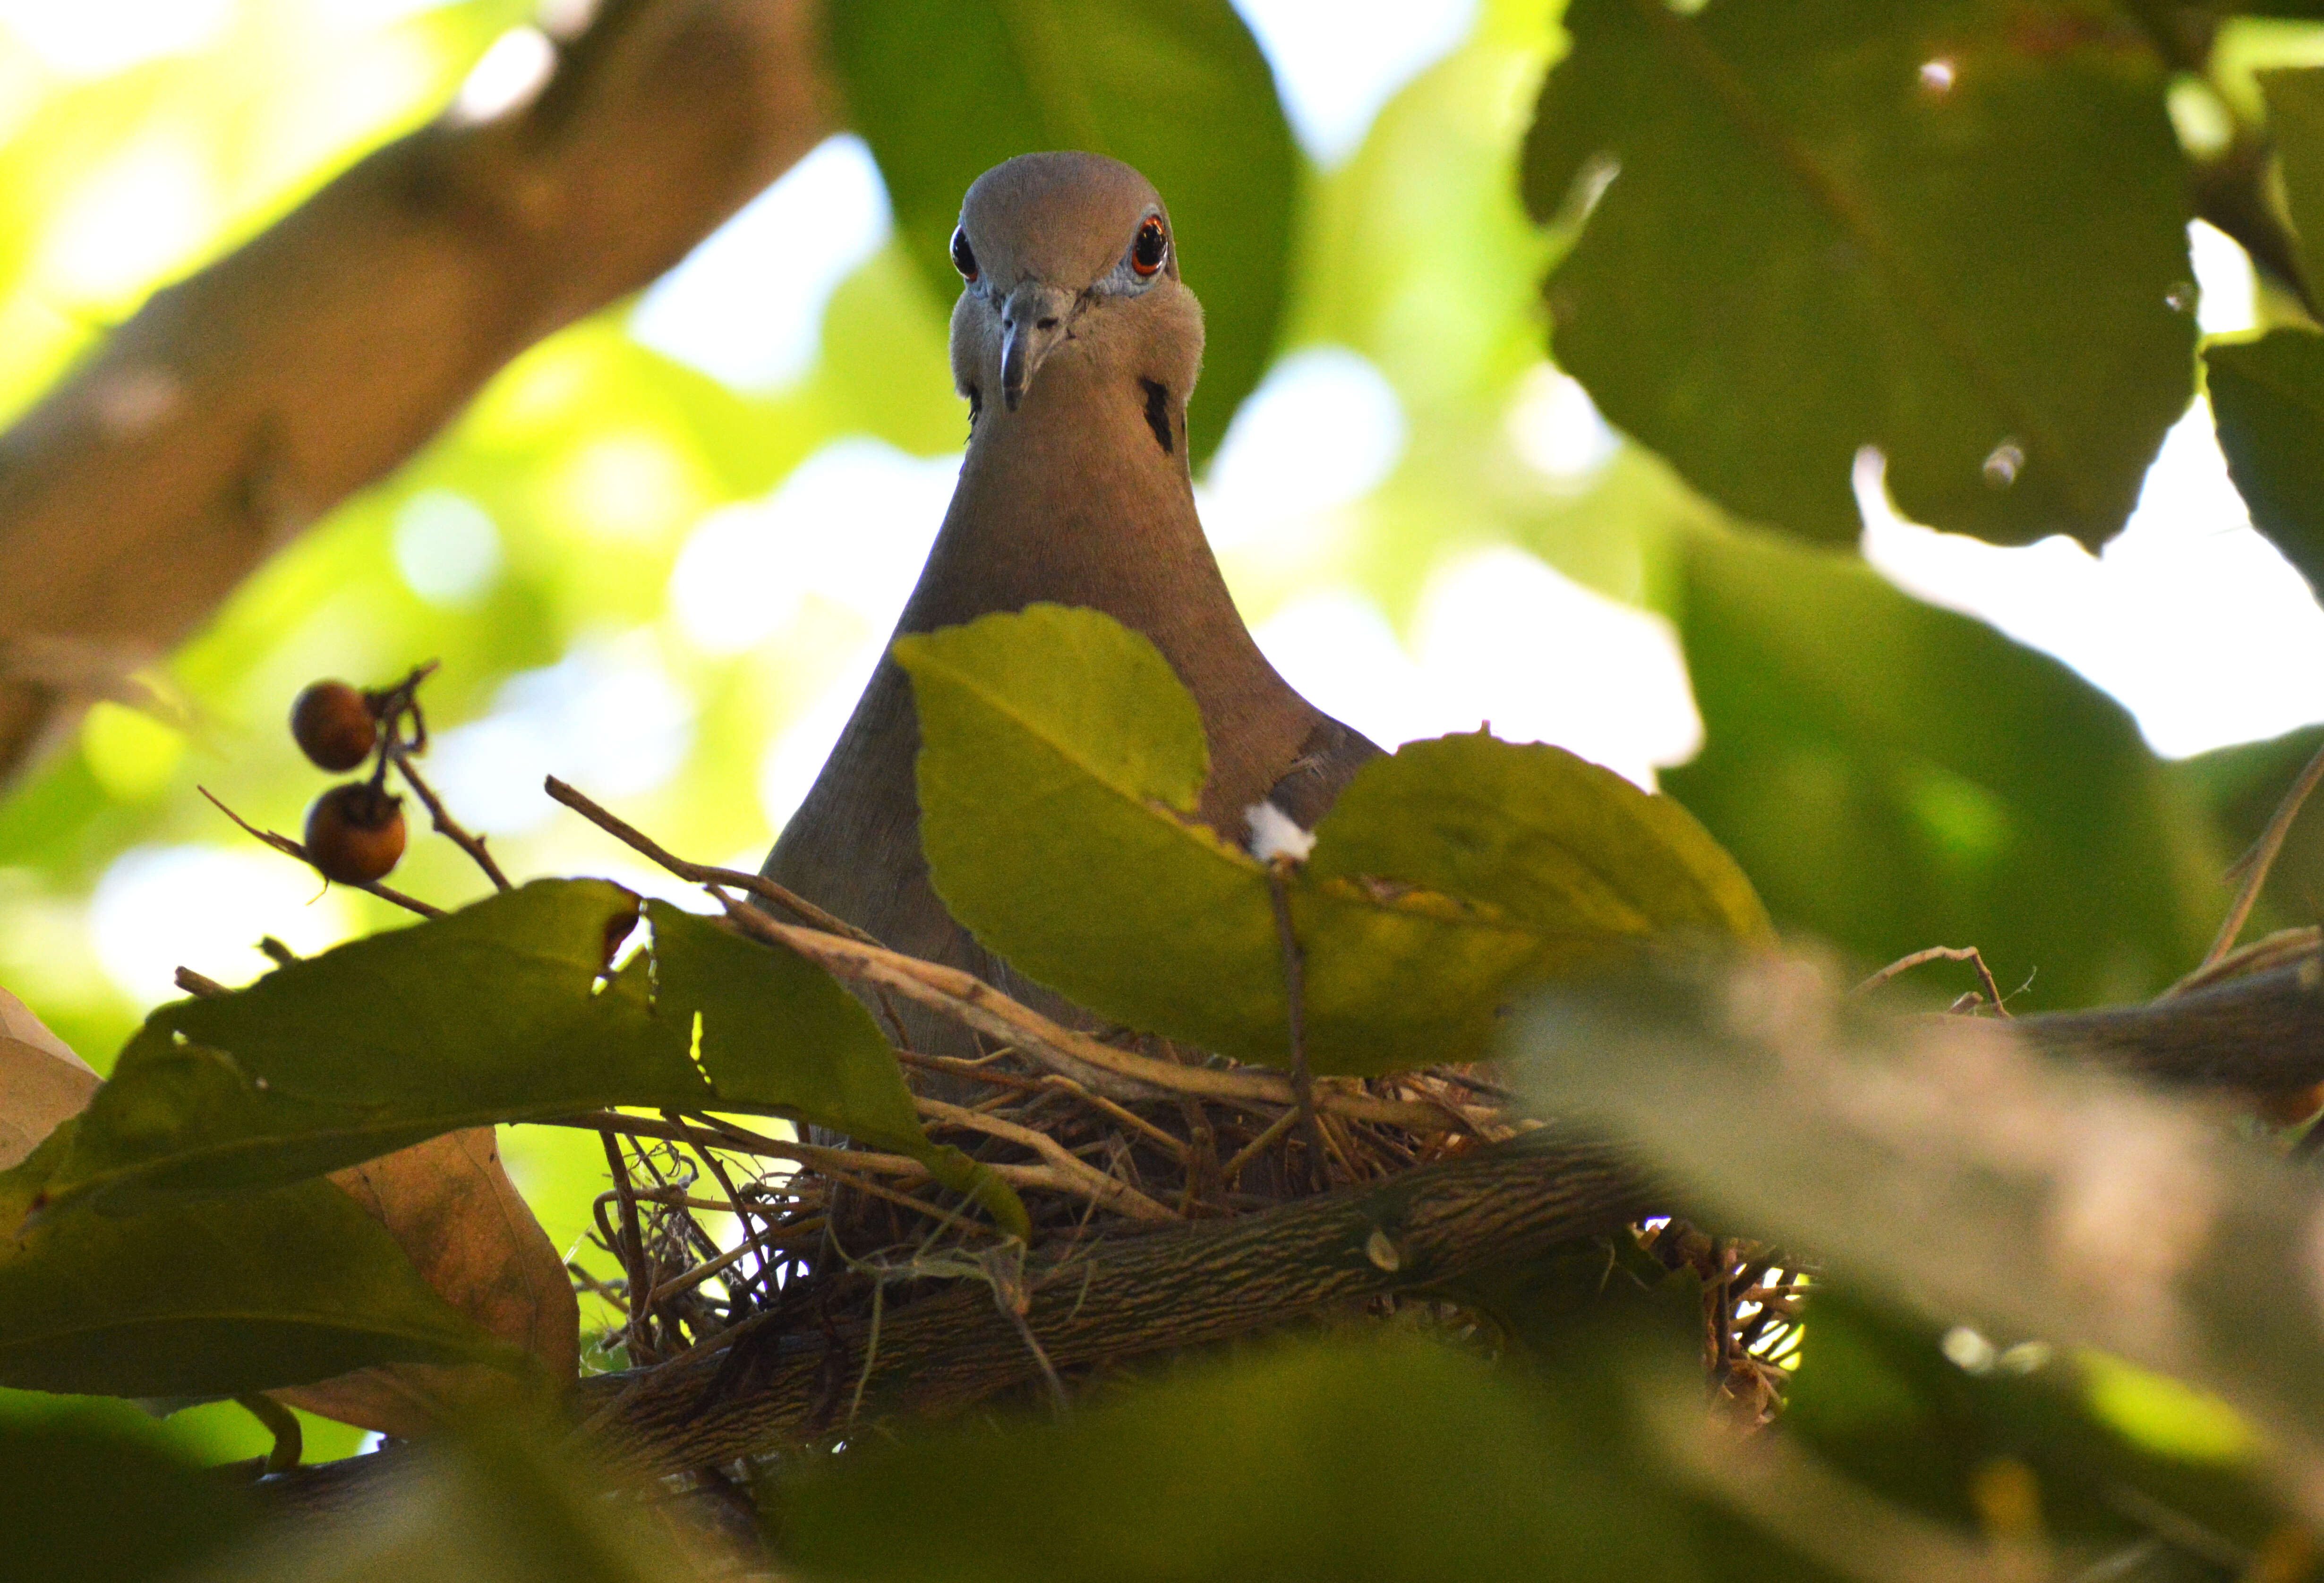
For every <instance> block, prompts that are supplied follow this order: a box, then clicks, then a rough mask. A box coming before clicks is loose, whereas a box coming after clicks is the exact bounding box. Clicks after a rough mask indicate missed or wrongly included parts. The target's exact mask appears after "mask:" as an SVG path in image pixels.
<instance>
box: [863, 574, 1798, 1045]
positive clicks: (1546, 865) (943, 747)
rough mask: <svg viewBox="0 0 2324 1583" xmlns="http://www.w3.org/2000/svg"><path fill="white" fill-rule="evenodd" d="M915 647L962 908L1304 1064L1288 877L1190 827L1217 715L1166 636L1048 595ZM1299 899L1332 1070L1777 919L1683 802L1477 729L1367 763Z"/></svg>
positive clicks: (1461, 1036)
mask: <svg viewBox="0 0 2324 1583" xmlns="http://www.w3.org/2000/svg"><path fill="white" fill-rule="evenodd" d="M896 657H897V658H898V660H899V662H900V663H901V664H902V665H903V667H904V668H905V669H906V670H907V671H908V672H909V673H910V674H911V676H912V682H913V688H914V699H915V702H916V704H917V706H918V713H919V722H920V739H921V750H920V759H919V770H918V774H919V794H920V811H921V839H922V842H923V844H924V845H925V846H926V848H927V855H928V863H929V869H930V872H931V875H932V876H933V878H934V880H935V883H936V889H937V892H938V894H940V895H941V896H942V897H944V899H945V905H946V906H947V907H950V908H951V909H952V911H953V914H954V916H955V917H958V918H959V919H960V920H961V921H962V922H963V923H964V924H966V925H968V926H969V928H970V929H972V930H973V931H974V932H975V934H976V935H977V937H978V938H979V939H980V940H982V941H983V942H984V943H985V944H986V945H988V946H989V947H991V949H992V950H993V951H995V952H997V953H1000V954H1001V955H1002V956H1004V957H1006V958H1007V959H1008V960H1009V961H1010V963H1012V964H1013V965H1014V966H1015V967H1017V968H1018V969H1019V971H1024V972H1026V973H1028V974H1030V975H1031V976H1032V977H1034V978H1036V979H1037V980H1041V981H1042V982H1044V983H1046V984H1048V985H1050V986H1052V987H1053V988H1055V989H1057V990H1059V991H1060V992H1061V993H1063V994H1065V995H1066V996H1068V997H1070V998H1071V999H1074V1001H1076V1002H1077V1003H1079V1004H1081V1005H1084V1006H1086V1007H1089V1008H1091V1009H1093V1010H1094V1011H1097V1012H1099V1013H1100V1014H1102V1015H1103V1016H1105V1017H1111V1018H1114V1019H1116V1020H1118V1021H1120V1022H1124V1023H1128V1024H1130V1026H1136V1027H1139V1028H1145V1029H1149V1030H1152V1031H1154V1032H1157V1033H1162V1034H1165V1035H1169V1036H1170V1037H1173V1038H1177V1039H1184V1040H1186V1041H1189V1042H1191V1043H1194V1044H1196V1045H1202V1046H1203V1047H1205V1048H1208V1049H1213V1050H1218V1051H1222V1052H1223V1053H1225V1054H1230V1055H1233V1056H1235V1057H1237V1058H1238V1059H1241V1060H1246V1061H1261V1062H1272V1063H1282V1062H1284V1061H1286V1060H1287V1059H1288V1047H1289V1033H1288V1025H1287V1008H1288V1001H1287V998H1286V991H1285V987H1284V986H1285V976H1284V962H1283V953H1282V948H1281V943H1280V938H1279V935H1278V934H1277V925H1276V921H1275V913H1274V904H1273V898H1272V897H1271V895H1270V892H1269V888H1268V875H1267V870H1265V869H1264V868H1262V867H1261V866H1260V865H1259V863H1258V862H1257V861H1254V860H1253V859H1252V858H1251V857H1250V856H1249V855H1248V854H1247V853H1245V852H1244V851H1241V850H1240V849H1239V848H1236V847H1234V846H1231V845H1229V844H1228V843H1227V842H1224V841H1222V840H1221V839H1220V838H1219V836H1218V835H1217V834H1216V833H1214V832H1213V831H1212V830H1210V829H1209V828H1207V827H1206V826H1204V825H1202V824H1197V823H1195V822H1194V808H1195V805H1196V801H1197V796H1198V794H1199V792H1200V791H1201V788H1202V786H1203V778H1204V777H1205V775H1206V773H1207V771H1208V750H1207V747H1206V744H1205V743H1204V741H1203V727H1202V720H1201V718H1200V716H1199V714H1198V713H1196V710H1195V707H1194V700H1193V699H1192V698H1191V697H1190V696H1188V695H1187V693H1186V691H1185V687H1183V686H1181V685H1180V684H1179V682H1178V679H1177V677H1176V676H1175V675H1173V674H1172V672H1171V670H1170V667H1169V664H1168V662H1167V661H1166V660H1165V659H1164V658H1162V656H1161V654H1160V652H1159V651H1158V650H1157V649H1155V647H1154V646H1153V644H1151V643H1150V642H1148V640H1146V639H1145V638H1143V637H1141V636H1139V635H1138V634H1137V633H1134V632H1132V631H1130V630H1128V629H1127V628H1125V627H1123V626H1121V625H1120V623H1118V622H1116V621H1112V620H1111V619H1110V618H1108V617H1106V616H1103V615H1101V614H1099V613H1097V612H1093V611H1085V610H1067V609H1065V608H1063V607H1061V606H1057V605H1036V606H1033V607H1032V608H1031V609H1029V610H1027V611H1024V612H1019V613H1017V614H1009V615H991V616H986V617H983V618H982V619H981V620H978V621H973V622H971V623H970V624H968V625H967V626H964V627H954V628H950V629H947V630H944V631H941V632H936V633H933V634H929V635H927V636H916V637H908V638H905V639H901V640H899V641H898V643H897V645H896ZM1290 902H1291V910H1292V916H1293V919H1294V925H1295V929H1296V934H1297V935H1298V939H1299V943H1300V945H1301V949H1302V954H1303V956H1304V959H1305V999H1304V1005H1305V1013H1306V1028H1307V1040H1308V1045H1307V1052H1308V1058H1309V1060H1310V1062H1311V1063H1312V1064H1313V1065H1314V1069H1315V1070H1316V1071H1318V1072H1386V1071H1393V1070H1397V1069H1398V1068H1404V1067H1411V1066H1417V1065H1423V1064H1426V1063H1432V1062H1436V1061H1446V1060H1458V1059H1461V1058H1462V1057H1463V1056H1466V1055H1472V1054H1476V1053H1477V1052H1479V1051H1480V1050H1481V1049H1482V1047H1483V1045H1484V1044H1485V1043H1486V1041H1487V1040H1489V1037H1490V1035H1491V1031H1492V1026H1493V1019H1494V1017H1495V1014H1496V1011H1497V1009H1498V1008H1499V1005H1500V1003H1501V1001H1502V1000H1503V999H1504V998H1505V996H1506V995H1507V993H1508V990H1509V989H1510V988H1511V987H1512V986H1513V985H1515V984H1517V983H1520V982H1524V981H1528V980H1538V979H1541V978H1545V977H1550V976H1554V975H1556V974H1560V973H1568V972H1574V971H1582V970H1584V969H1586V968H1589V967H1591V966H1595V965H1601V964H1603V963H1605V962H1608V961H1609V960H1613V959H1616V958H1618V957H1620V956H1622V955H1623V954H1625V953H1627V952H1628V950H1630V949H1631V948H1633V947H1634V946H1636V944H1637V943H1638V942H1639V941H1641V940H1643V939H1645V938H1646V937H1647V936H1648V935H1649V934H1655V933H1656V932H1658V931H1662V930H1669V929H1705V928H1707V929H1709V930H1711V931H1712V932H1714V933H1715V934H1720V935H1723V936H1729V937H1734V936H1740V937H1743V938H1746V939H1749V938H1756V937H1758V936H1761V935H1764V934H1765V933H1766V920H1765V915H1764V914H1763V913H1762V912H1761V911H1760V910H1759V907H1758V904H1757V900H1756V898H1755V897H1753V896H1752V894H1751V890H1750V887H1749V885H1748V882H1747V881H1746V880H1745V879H1743V877H1742V875H1741V873H1740V872H1739V871H1738V870H1736V869H1735V867H1734V865H1733V864H1732V863H1731V862H1729V861H1728V860H1727V858H1726V856H1725V855H1724V854H1723V853H1721V852H1720V851H1719V850H1718V848H1717V847H1716V846H1715V845H1714V844H1713V843H1712V842H1711V841H1710V840H1709V838H1708V837H1706V836H1705V835H1703V833H1702V832H1701V830H1700V828H1699V827H1697V826H1695V825H1694V824H1693V822H1692V820H1691V819H1690V818H1689V817H1688V816H1687V815H1686V814H1685V813H1684V812H1683V810H1680V809H1678V808H1677V807H1675V806H1674V805H1671V804H1669V803H1668V802H1667V801H1666V800H1665V799H1659V798H1655V797H1651V796H1647V795H1646V793H1644V792H1641V791H1639V790H1638V789H1637V787H1633V786H1631V785H1630V784H1629V783H1628V781H1625V780H1623V779H1622V778H1620V777H1618V776H1616V775H1613V774H1611V773H1610V772H1609V771H1606V770H1603V769H1600V768H1597V767H1596V766H1594V765H1590V764H1586V763H1584V762H1582V760H1581V759H1576V758H1574V757H1573V756H1572V755H1571V754H1569V753H1565V752H1563V751H1561V750H1557V749H1554V748H1546V747H1538V746H1535V747H1518V746H1514V745H1512V744H1509V743H1506V742H1497V741H1493V740H1492V739H1491V738H1489V737H1486V736H1483V735H1481V734H1480V735H1478V736H1473V737H1456V738H1450V739H1447V740H1445V741H1437V742H1429V743H1416V744H1414V745H1413V746H1410V747H1407V748H1406V749H1405V750H1402V751H1401V752H1399V753H1397V754H1396V755H1395V756H1393V757H1391V758H1387V759H1380V760H1379V761H1377V762H1375V763H1373V764H1370V765H1369V766H1367V767H1366V768H1364V769H1363V770H1362V771H1361V772H1360V774H1359V775H1358V776H1357V778H1356V779H1355V780H1354V782H1353V783H1352V784H1351V786H1350V787H1348V789H1347V792H1346V794H1345V796H1343V798H1342V805H1341V806H1340V807H1339V808H1338V809H1335V810H1334V811H1333V814H1332V815H1330V816H1328V817H1327V818H1326V819H1325V820H1324V822H1323V825H1322V826H1321V827H1320V828H1319V830H1318V831H1317V837H1316V846H1315V851H1314V858H1313V861H1311V862H1310V863H1308V864H1306V865H1305V867H1303V868H1302V869H1301V870H1299V871H1298V872H1297V873H1296V876H1295V877H1294V879H1292V880H1291V882H1290Z"/></svg>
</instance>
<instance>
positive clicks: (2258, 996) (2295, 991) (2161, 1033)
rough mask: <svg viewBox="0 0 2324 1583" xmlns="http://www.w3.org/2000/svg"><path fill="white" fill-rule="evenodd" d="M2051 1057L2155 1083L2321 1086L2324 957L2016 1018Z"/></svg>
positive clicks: (2264, 1088)
mask: <svg viewBox="0 0 2324 1583" xmlns="http://www.w3.org/2000/svg"><path fill="white" fill-rule="evenodd" d="M2009 1026H2010V1029H2011V1031H2012V1032H2014V1033H2015V1034H2017V1035H2020V1036H2021V1037H2024V1038H2026V1039H2030V1040H2031V1041H2032V1042H2033V1045H2035V1046H2036V1047H2037V1048H2039V1049H2041V1050H2043V1051H2045V1052H2047V1053H2048V1054H2052V1055H2059V1056H2063V1057H2065V1058H2067V1059H2069V1060H2077V1061H2088V1062H2091V1063H2096V1064H2098V1065H2101V1066H2107V1067H2111V1068H2113V1069H2115V1070H2116V1071H2119V1072H2129V1073H2132V1074H2134V1075H2135V1076H2139V1077H2145V1078H2151V1079H2153V1080H2155V1081H2161V1082H2168V1083H2177V1084H2184V1085H2189V1086H2193V1087H2201V1088H2224V1089H2238V1090H2244V1091H2252V1092H2257V1093H2280V1092H2290V1091H2293V1090H2297V1089H2304V1088H2307V1087H2309V1086H2310V1085H2312V1084H2314V1083H2318V1082H2324V955H2319V953H2316V952H2314V951H2310V952H2307V953H2304V954H2302V955H2301V956H2299V957H2297V958H2296V959H2294V960H2292V961H2291V962H2285V963H2283V964H2282V965H2281V966H2276V967H2270V968H2267V969H2265V970H2264V971H2258V972H2249V973H2245V974H2243V975H2242V976H2240V977H2237V978H2231V979H2224V980H2218V982H2215V983H2208V984H2205V985H2203V986H2202V987H2200V988H2199V989H2189V990H2186V991H2184V992H2182V993H2180V994H2175V995H2169V996H2165V997H2164V998H2163V999H2160V1000H2149V1001H2144V1002H2142V1003H2140V1004H2138V1005H2135V1006H2108V1007H2102V1008H2098V1009H2097V1010H2093V1011H2057V1012H2045V1013H2043V1014H2041V1015H2039V1016H2035V1017H2018V1018H2017V1019H2016V1020H2015V1021H2014V1022H2012V1023H2011V1024H2010V1025H2009Z"/></svg>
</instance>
